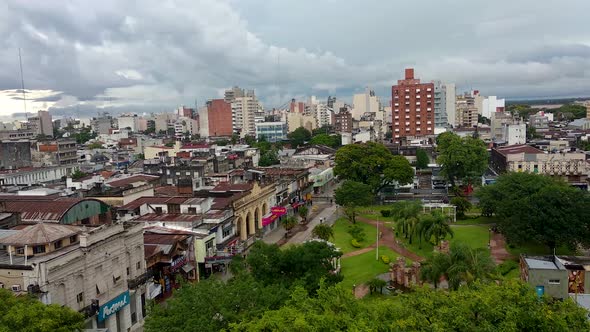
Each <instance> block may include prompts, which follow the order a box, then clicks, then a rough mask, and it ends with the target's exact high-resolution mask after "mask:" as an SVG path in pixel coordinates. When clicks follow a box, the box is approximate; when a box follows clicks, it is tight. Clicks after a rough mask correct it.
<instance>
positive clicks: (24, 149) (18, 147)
mask: <svg viewBox="0 0 590 332" xmlns="http://www.w3.org/2000/svg"><path fill="white" fill-rule="evenodd" d="M30 166H32V161H31V141H29V140H26V139H22V140H4V141H0V171H4V170H11V169H18V168H23V167H30Z"/></svg>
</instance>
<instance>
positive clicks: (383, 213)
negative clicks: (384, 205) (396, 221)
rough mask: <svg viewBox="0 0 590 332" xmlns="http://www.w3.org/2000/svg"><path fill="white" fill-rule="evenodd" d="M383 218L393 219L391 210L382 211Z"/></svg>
mask: <svg viewBox="0 0 590 332" xmlns="http://www.w3.org/2000/svg"><path fill="white" fill-rule="evenodd" d="M381 216H382V217H384V218H389V217H391V210H381Z"/></svg>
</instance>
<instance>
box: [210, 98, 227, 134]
mask: <svg viewBox="0 0 590 332" xmlns="http://www.w3.org/2000/svg"><path fill="white" fill-rule="evenodd" d="M207 127H208V131H209V132H208V134H209V135H208V136H215V137H217V136H231V135H232V134H233V122H232V107H231V104H230V103H228V102H226V101H225V100H223V99H213V100H210V101H208V102H207Z"/></svg>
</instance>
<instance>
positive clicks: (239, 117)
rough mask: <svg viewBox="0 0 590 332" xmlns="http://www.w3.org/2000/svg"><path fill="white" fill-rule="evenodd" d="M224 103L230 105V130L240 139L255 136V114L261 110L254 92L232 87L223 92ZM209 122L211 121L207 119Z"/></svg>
mask: <svg viewBox="0 0 590 332" xmlns="http://www.w3.org/2000/svg"><path fill="white" fill-rule="evenodd" d="M224 99H225V101H226V102H228V103H231V108H232V128H233V131H234V132H236V133H240V137H246V136H248V135H251V136H254V135H256V126H255V125H254V124H255V123H256V121H255V119H256V112H258V111H259V109H260V108H261V106H260V103H259V102H258V99H257V98H256V94H254V90H244V89H240V88H239V87H233V88H231V89H229V90H226V91H225V98H224ZM209 122H211V120H210V119H209ZM209 134H211V133H209Z"/></svg>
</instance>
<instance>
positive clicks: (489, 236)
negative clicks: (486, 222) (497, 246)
mask: <svg viewBox="0 0 590 332" xmlns="http://www.w3.org/2000/svg"><path fill="white" fill-rule="evenodd" d="M488 250H490V251H491V250H492V229H491V228H490V229H488Z"/></svg>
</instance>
